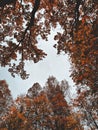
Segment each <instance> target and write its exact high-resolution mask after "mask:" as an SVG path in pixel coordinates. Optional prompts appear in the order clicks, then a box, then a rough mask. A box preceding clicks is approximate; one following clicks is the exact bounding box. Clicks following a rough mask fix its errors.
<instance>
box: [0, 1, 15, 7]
mask: <svg viewBox="0 0 98 130" xmlns="http://www.w3.org/2000/svg"><path fill="white" fill-rule="evenodd" d="M12 3H16V0H0V7H4V6H5V5H9V4H12Z"/></svg>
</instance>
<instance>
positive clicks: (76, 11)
mask: <svg viewBox="0 0 98 130" xmlns="http://www.w3.org/2000/svg"><path fill="white" fill-rule="evenodd" d="M81 2H82V0H76V6H75V27H76V28H77V27H78V23H79V16H80V13H79V7H80V5H81Z"/></svg>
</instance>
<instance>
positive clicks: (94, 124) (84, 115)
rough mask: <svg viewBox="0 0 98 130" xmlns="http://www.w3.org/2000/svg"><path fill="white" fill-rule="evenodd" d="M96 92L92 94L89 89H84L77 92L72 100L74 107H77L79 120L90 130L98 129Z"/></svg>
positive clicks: (97, 98) (97, 99) (97, 97)
mask: <svg viewBox="0 0 98 130" xmlns="http://www.w3.org/2000/svg"><path fill="white" fill-rule="evenodd" d="M97 94H98V92H96V93H94V94H92V93H91V91H90V90H85V89H84V90H82V91H81V92H79V93H78V96H77V98H76V99H74V101H73V105H74V107H76V108H77V111H78V112H77V113H78V115H79V118H80V122H81V123H82V124H83V126H86V127H88V128H90V129H91V130H92V129H94V130H97V129H98V116H97V110H98V109H97V102H98V96H97ZM78 115H77V118H78Z"/></svg>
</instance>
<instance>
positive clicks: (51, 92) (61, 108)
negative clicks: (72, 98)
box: [44, 76, 82, 130]
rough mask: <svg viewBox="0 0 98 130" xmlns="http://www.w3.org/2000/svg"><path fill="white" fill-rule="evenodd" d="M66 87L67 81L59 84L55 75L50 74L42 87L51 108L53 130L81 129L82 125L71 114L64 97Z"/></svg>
mask: <svg viewBox="0 0 98 130" xmlns="http://www.w3.org/2000/svg"><path fill="white" fill-rule="evenodd" d="M64 85H65V86H64ZM68 87H69V86H68V83H67V82H65V83H64V81H62V82H61V84H60V83H59V82H58V81H57V80H56V78H55V77H53V76H51V77H49V78H48V80H47V82H46V86H45V88H44V89H45V91H46V93H47V97H48V99H49V101H50V103H51V107H52V110H53V118H54V126H55V130H75V129H76V130H78V129H80V130H82V127H81V126H80V127H79V126H78V125H80V124H79V122H77V120H76V119H75V118H74V116H73V115H72V114H71V111H70V107H69V105H68V103H67V101H66V99H65V96H66V95H65V93H66V92H65V91H66V88H68Z"/></svg>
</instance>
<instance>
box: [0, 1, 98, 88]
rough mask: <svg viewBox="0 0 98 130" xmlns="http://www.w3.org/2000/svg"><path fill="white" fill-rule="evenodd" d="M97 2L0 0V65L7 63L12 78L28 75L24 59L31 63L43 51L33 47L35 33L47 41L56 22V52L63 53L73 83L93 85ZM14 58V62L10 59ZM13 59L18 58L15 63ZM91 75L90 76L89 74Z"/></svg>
mask: <svg viewBox="0 0 98 130" xmlns="http://www.w3.org/2000/svg"><path fill="white" fill-rule="evenodd" d="M97 13H98V2H97V1H95V0H85V1H84V0H70V1H69V0H45V1H44V0H2V1H0V65H1V66H6V65H8V66H9V72H11V74H12V76H13V77H14V76H15V74H19V75H20V76H21V78H23V79H26V78H28V76H29V75H28V74H27V73H26V70H25V61H26V60H32V61H34V62H35V63H36V62H38V61H40V60H42V59H43V58H44V57H45V56H46V53H45V52H44V50H41V49H40V48H38V47H37V43H38V39H37V38H38V36H40V37H41V38H42V39H44V40H47V36H48V35H49V34H50V30H51V27H54V28H56V27H57V25H58V24H59V25H60V26H61V28H62V29H63V33H57V35H56V36H55V37H54V39H55V40H57V42H58V43H57V45H54V47H56V48H57V50H58V53H60V52H61V51H64V52H65V53H66V52H67V53H68V54H69V56H70V59H71V63H72V74H71V76H72V78H73V80H74V81H75V82H76V84H79V83H81V84H83V85H84V84H86V85H88V86H90V87H91V88H93V89H95V88H96V86H97V78H96V77H97V76H98V74H97V71H96V69H97V55H98V53H97V46H98V45H97V42H98V31H97V30H98V15H97ZM13 60H14V61H13ZM15 61H18V63H16V62H15ZM91 74H92V76H90V75H91Z"/></svg>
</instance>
